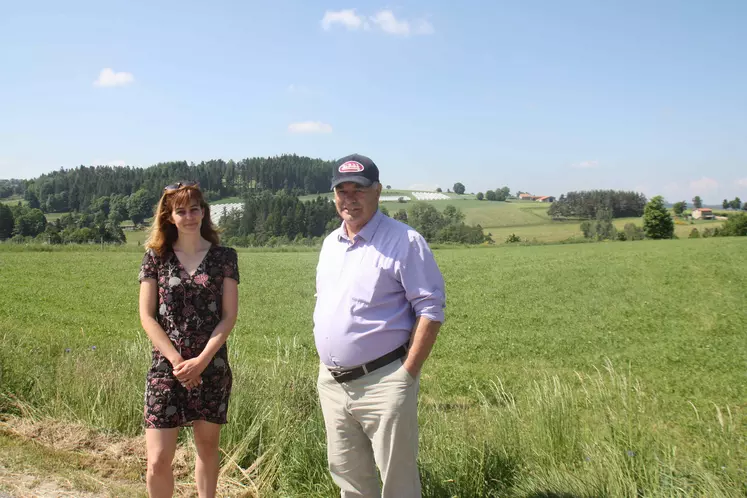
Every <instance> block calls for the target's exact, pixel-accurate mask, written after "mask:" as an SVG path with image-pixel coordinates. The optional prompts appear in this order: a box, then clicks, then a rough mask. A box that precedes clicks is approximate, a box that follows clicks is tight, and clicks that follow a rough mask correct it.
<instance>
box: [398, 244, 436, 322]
mask: <svg viewBox="0 0 747 498" xmlns="http://www.w3.org/2000/svg"><path fill="white" fill-rule="evenodd" d="M400 278H401V281H402V287H404V289H405V297H406V298H407V300H408V301H409V302H410V305H411V306H412V308H413V310H414V311H415V316H424V317H426V318H428V319H430V320H433V321H434V322H441V323H443V322H444V308H445V307H446V291H445V289H444V279H443V276H442V275H441V270H439V268H438V265H437V264H436V260H435V258H434V257H433V252H431V249H430V247H428V243H427V242H426V241H425V239H424V238H423V237H422V236H421V235H420V234H418V233H412V232H411V235H410V243H409V245H408V247H407V254H406V255H405V258H404V260H403V261H402V263H401V267H400Z"/></svg>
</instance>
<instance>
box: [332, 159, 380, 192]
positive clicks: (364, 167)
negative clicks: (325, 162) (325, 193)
mask: <svg viewBox="0 0 747 498" xmlns="http://www.w3.org/2000/svg"><path fill="white" fill-rule="evenodd" d="M378 181H379V168H377V167H376V164H374V162H373V161H372V160H371V159H370V158H368V157H366V156H362V155H360V154H350V155H349V156H345V157H343V158H341V159H338V160H337V161H336V162H335V168H334V170H333V171H332V187H330V188H332V189H334V188H335V187H336V186H337V185H339V184H341V183H344V182H354V183H358V184H360V185H363V186H364V187H368V186H370V185H371V184H372V183H374V182H378Z"/></svg>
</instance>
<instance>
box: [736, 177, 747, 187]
mask: <svg viewBox="0 0 747 498" xmlns="http://www.w3.org/2000/svg"><path fill="white" fill-rule="evenodd" d="M737 185H739V186H740V187H747V178H740V179H739V180H737Z"/></svg>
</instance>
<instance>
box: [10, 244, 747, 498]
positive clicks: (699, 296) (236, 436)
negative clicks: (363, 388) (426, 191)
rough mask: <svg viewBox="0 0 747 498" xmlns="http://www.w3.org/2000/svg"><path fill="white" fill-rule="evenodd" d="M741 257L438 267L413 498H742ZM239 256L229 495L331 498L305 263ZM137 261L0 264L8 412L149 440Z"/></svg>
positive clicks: (109, 253) (291, 256) (617, 256)
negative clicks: (419, 485) (442, 290)
mask: <svg viewBox="0 0 747 498" xmlns="http://www.w3.org/2000/svg"><path fill="white" fill-rule="evenodd" d="M746 249H747V243H745V240H744V239H739V238H733V239H732V238H728V239H704V240H679V241H643V242H638V243H635V244H583V245H572V246H536V247H506V248H500V249H498V248H497V249H489V250H488V249H486V250H479V251H475V250H468V249H466V250H457V249H440V250H436V252H435V254H436V258H437V260H438V262H439V265H440V266H441V268H442V270H443V272H444V276H445V279H446V282H447V302H448V306H447V310H446V311H447V322H446V324H445V325H444V327H443V329H442V333H441V335H440V337H439V340H438V342H437V345H436V348H435V350H434V352H433V354H432V357H431V359H430V360H429V361H428V363H427V364H426V367H425V370H424V372H423V379H422V390H421V399H420V418H421V428H422V429H421V456H420V464H421V470H422V474H423V484H424V496H433V497H451V496H460V497H473V496H522V497H523V496H537V497H539V496H556V495H562V494H563V493H566V494H568V495H570V496H638V495H643V496H715V497H718V496H724V497H726V496H743V494H744V490H745V486H747V483H746V482H745V479H746V477H745V476H746V475H747V474H746V472H747V468H746V467H745V462H747V450H746V449H745V448H747V444H746V443H747V439H746V438H747V434H745V424H746V419H745V413H744V408H745V407H744V392H745V391H744V389H745V387H744V371H745V366H747V364H746V363H745V358H747V341H746V340H745V330H747V310H746V309H745V307H744V306H743V289H744V286H745V284H746V283H747V250H746ZM239 254H240V267H241V276H242V282H241V285H240V287H239V288H240V314H239V320H238V324H237V328H236V329H235V330H234V332H233V333H232V335H231V337H230V339H229V350H230V353H231V362H232V367H233V370H234V373H235V380H234V385H235V390H234V395H233V398H232V402H231V407H230V409H231V411H230V414H229V417H230V423H229V424H228V426H227V427H226V428H225V430H224V431H223V440H222V449H223V450H224V451H225V452H226V455H225V456H224V460H223V465H224V478H225V479H231V480H232V481H233V482H236V483H240V485H242V486H245V487H246V489H247V490H251V489H254V488H252V486H256V489H257V490H258V491H259V493H260V495H261V496H299V497H300V496H320V497H321V496H332V495H333V494H334V493H335V491H334V486H333V485H332V483H331V481H330V479H329V477H328V475H327V471H326V467H325V465H326V464H325V444H324V432H323V423H322V418H321V413H320V410H319V408H318V402H317V398H316V392H315V380H316V379H315V374H316V371H317V368H318V359H317V357H316V352H315V349H314V345H313V338H312V335H311V327H312V323H311V314H312V311H313V305H314V298H313V295H314V267H315V263H316V258H317V254H316V253H315V252H300V253H277V252H259V251H240V253H239ZM140 257H141V254H140V252H138V251H133V250H132V248H129V249H124V248H123V250H121V251H117V250H105V251H95V250H87V251H73V250H69V251H54V252H11V251H3V252H2V253H1V254H0V288H2V289H3V294H4V297H5V299H4V306H3V307H2V308H0V335H2V341H3V348H0V365H1V366H2V377H0V409H1V410H2V411H4V412H6V413H15V414H24V413H25V414H26V415H27V416H30V417H44V416H50V417H53V418H54V419H60V420H69V421H73V422H82V423H85V424H86V425H87V426H89V427H94V428H97V429H99V430H101V431H116V432H117V433H120V434H124V435H130V436H135V435H138V434H141V433H142V427H141V413H142V395H143V387H144V377H145V372H146V370H147V367H148V364H149V348H150V346H149V343H148V341H147V338H145V335H144V333H143V332H142V331H141V330H140V326H139V323H138V319H137V292H138V284H137V271H138V267H139V263H140ZM182 441H184V442H185V444H186V436H184V437H183V438H182ZM0 461H2V458H1V457H0ZM238 467H241V468H242V469H244V470H245V471H246V474H244V473H242V472H241V471H239V469H238ZM250 481H251V482H250Z"/></svg>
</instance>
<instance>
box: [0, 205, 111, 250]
mask: <svg viewBox="0 0 747 498" xmlns="http://www.w3.org/2000/svg"><path fill="white" fill-rule="evenodd" d="M7 239H10V240H13V241H17V242H26V241H30V240H34V241H37V242H46V243H48V244H70V243H73V244H86V243H92V242H95V243H102V244H103V243H107V244H109V243H115V244H121V243H123V242H125V234H124V232H123V231H122V228H121V227H120V226H119V222H118V221H113V220H112V219H111V218H109V217H108V216H107V215H106V214H105V213H104V212H103V211H102V210H98V211H96V212H95V213H91V212H88V213H67V214H66V215H64V216H62V217H60V218H57V219H56V220H54V221H53V222H49V221H48V220H47V218H46V216H44V213H43V212H42V211H41V209H39V208H32V207H30V206H24V205H21V204H20V203H19V204H18V205H15V206H7V205H5V204H0V241H2V240H7Z"/></svg>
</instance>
